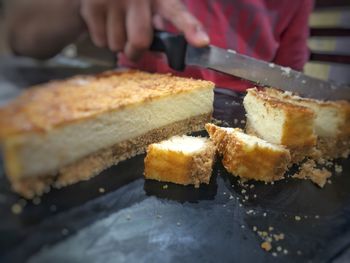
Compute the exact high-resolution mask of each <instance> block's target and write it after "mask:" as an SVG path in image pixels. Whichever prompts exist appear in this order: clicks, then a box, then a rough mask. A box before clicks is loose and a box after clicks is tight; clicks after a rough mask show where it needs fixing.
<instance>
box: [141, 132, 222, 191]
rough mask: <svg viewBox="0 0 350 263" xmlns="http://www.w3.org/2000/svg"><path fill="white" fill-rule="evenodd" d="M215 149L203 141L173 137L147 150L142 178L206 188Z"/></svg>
mask: <svg viewBox="0 0 350 263" xmlns="http://www.w3.org/2000/svg"><path fill="white" fill-rule="evenodd" d="M214 158H215V146H214V144H213V143H212V142H211V141H210V140H209V139H207V138H202V137H191V136H174V137H172V138H170V139H169V140H166V141H162V142H160V143H154V144H151V145H150V146H148V148H147V156H146V158H145V173H144V175H145V178H146V179H153V180H157V181H162V182H171V183H176V184H182V185H190V184H192V185H194V186H195V187H199V185H200V184H201V183H205V184H209V181H210V177H211V173H212V166H213V162H214Z"/></svg>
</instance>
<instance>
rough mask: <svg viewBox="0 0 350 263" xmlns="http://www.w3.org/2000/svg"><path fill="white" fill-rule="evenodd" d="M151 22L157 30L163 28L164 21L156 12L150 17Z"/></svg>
mask: <svg viewBox="0 0 350 263" xmlns="http://www.w3.org/2000/svg"><path fill="white" fill-rule="evenodd" d="M152 24H153V27H154V28H156V29H158V30H165V21H164V19H163V18H162V17H161V16H160V15H158V14H155V15H154V16H153V17H152Z"/></svg>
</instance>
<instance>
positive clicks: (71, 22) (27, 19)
mask: <svg viewBox="0 0 350 263" xmlns="http://www.w3.org/2000/svg"><path fill="white" fill-rule="evenodd" d="M8 2H9V3H8V4H7V7H6V22H7V32H8V42H9V46H10V48H11V49H12V50H13V52H14V53H16V54H18V55H24V56H31V57H35V58H49V57H52V56H54V55H55V54H57V53H58V52H59V51H60V50H61V49H62V48H63V47H65V46H66V45H67V44H69V43H71V42H73V41H74V40H75V39H76V38H77V37H78V36H79V35H80V34H81V33H82V32H83V31H84V22H83V20H82V19H81V17H80V13H79V0H50V1H48V0H31V1H28V0H11V1H8Z"/></svg>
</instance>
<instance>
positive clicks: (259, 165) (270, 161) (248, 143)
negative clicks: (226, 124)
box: [205, 124, 291, 182]
mask: <svg viewBox="0 0 350 263" xmlns="http://www.w3.org/2000/svg"><path fill="white" fill-rule="evenodd" d="M205 128H206V130H207V131H208V133H209V135H210V138H211V139H212V140H213V142H214V144H215V145H216V147H217V149H218V152H219V154H220V155H222V163H223V165H224V167H225V168H226V170H227V171H228V172H230V173H232V174H233V175H236V176H239V177H241V178H244V179H254V180H259V181H265V182H271V181H275V180H280V179H282V178H283V175H284V173H285V172H286V171H287V169H288V165H289V164H290V161H291V157H290V153H289V151H288V150H287V149H286V148H284V147H283V146H280V145H275V144H272V143H269V142H266V141H264V140H262V139H260V138H258V137H256V136H252V135H248V134H245V133H244V132H243V131H242V130H241V129H238V128H223V127H218V126H216V125H214V124H206V125H205Z"/></svg>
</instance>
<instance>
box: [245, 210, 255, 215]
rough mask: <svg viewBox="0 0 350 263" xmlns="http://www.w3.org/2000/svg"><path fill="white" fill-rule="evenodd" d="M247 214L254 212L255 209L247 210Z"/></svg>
mask: <svg viewBox="0 0 350 263" xmlns="http://www.w3.org/2000/svg"><path fill="white" fill-rule="evenodd" d="M246 214H247V215H250V214H254V210H248V211H247V212H246Z"/></svg>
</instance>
